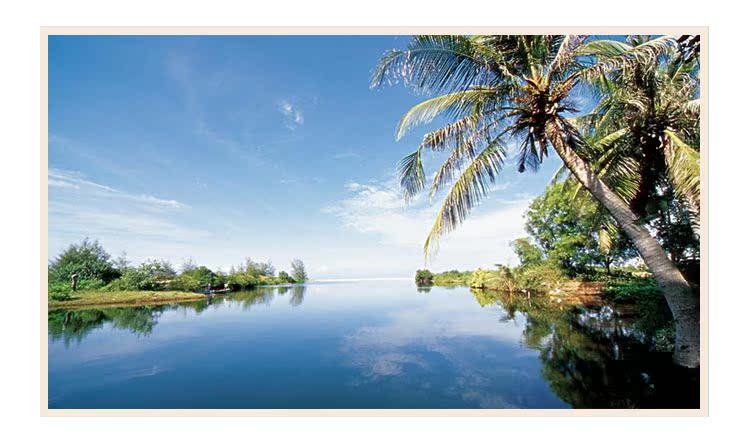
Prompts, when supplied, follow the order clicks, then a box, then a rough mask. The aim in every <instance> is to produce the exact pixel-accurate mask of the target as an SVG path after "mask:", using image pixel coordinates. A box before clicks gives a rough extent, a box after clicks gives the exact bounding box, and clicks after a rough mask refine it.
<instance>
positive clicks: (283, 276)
mask: <svg viewBox="0 0 750 443" xmlns="http://www.w3.org/2000/svg"><path fill="white" fill-rule="evenodd" d="M278 279H279V281H280V283H282V284H283V283H297V281H296V280H295V279H294V277H292V276H291V275H289V274H288V273H287V272H286V271H279V276H278Z"/></svg>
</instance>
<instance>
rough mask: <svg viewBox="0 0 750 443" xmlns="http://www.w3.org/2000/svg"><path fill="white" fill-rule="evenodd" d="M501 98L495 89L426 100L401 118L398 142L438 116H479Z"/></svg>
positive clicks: (398, 128)
mask: <svg viewBox="0 0 750 443" xmlns="http://www.w3.org/2000/svg"><path fill="white" fill-rule="evenodd" d="M500 98H502V96H501V95H500V94H499V91H498V90H497V89H495V88H472V89H469V90H466V91H459V92H452V93H448V94H444V95H441V96H438V97H435V98H431V99H429V100H425V101H423V102H422V103H419V104H418V105H416V106H414V107H412V108H411V109H410V110H409V111H408V112H407V113H406V114H404V116H403V117H401V120H400V121H399V122H398V125H397V127H396V140H400V139H401V138H402V137H403V136H404V135H406V133H407V132H408V131H409V129H411V128H413V127H414V126H416V125H418V124H423V123H429V122H431V121H432V120H433V119H434V118H435V117H437V116H438V115H441V114H446V115H448V116H449V117H453V118H459V117H462V116H465V115H466V114H468V113H472V114H478V113H479V112H480V111H482V110H483V109H485V108H487V106H488V104H489V105H490V106H491V105H493V104H496V103H497V100H498V99H500ZM493 99H494V100H493Z"/></svg>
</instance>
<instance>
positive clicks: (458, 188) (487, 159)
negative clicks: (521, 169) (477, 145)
mask: <svg viewBox="0 0 750 443" xmlns="http://www.w3.org/2000/svg"><path fill="white" fill-rule="evenodd" d="M503 162H504V149H503V147H502V146H500V145H499V144H491V145H489V146H487V147H486V148H485V149H484V150H483V151H482V152H481V153H479V155H477V156H476V157H475V158H474V160H472V162H471V163H470V164H469V165H468V166H467V167H466V168H465V169H464V171H463V173H462V174H461V175H460V176H459V177H458V179H457V180H456V182H455V183H454V184H453V186H452V187H451V189H450V191H449V192H448V195H446V197H445V200H443V204H442V205H441V207H440V212H439V213H438V216H437V218H436V219H435V222H434V224H433V225H432V229H431V230H430V233H429V234H428V236H427V240H426V241H425V244H424V253H425V257H429V256H430V255H432V254H434V253H435V252H437V249H438V243H439V240H440V237H441V236H443V235H445V234H447V233H449V232H451V231H453V230H455V229H456V228H457V227H458V226H459V225H461V223H463V221H464V220H465V219H466V217H467V216H468V215H469V213H470V212H471V210H472V209H473V208H474V207H475V206H476V205H477V204H479V202H480V201H481V200H482V199H483V198H484V197H485V196H486V195H487V193H488V192H489V190H490V185H491V184H492V183H494V182H495V178H496V177H497V175H498V174H499V173H500V170H501V169H502V166H503Z"/></svg>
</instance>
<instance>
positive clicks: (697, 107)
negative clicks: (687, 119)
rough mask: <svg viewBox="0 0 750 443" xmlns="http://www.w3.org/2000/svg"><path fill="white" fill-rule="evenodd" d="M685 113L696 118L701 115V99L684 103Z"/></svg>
mask: <svg viewBox="0 0 750 443" xmlns="http://www.w3.org/2000/svg"><path fill="white" fill-rule="evenodd" d="M685 112H686V113H688V114H690V115H693V116H698V115H700V113H701V99H699V98H696V99H694V100H690V101H688V102H686V103H685Z"/></svg>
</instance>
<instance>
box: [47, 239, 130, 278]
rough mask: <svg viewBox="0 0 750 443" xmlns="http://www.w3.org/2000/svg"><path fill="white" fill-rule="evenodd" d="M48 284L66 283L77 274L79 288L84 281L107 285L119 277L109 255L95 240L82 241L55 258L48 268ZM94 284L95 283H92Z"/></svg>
mask: <svg viewBox="0 0 750 443" xmlns="http://www.w3.org/2000/svg"><path fill="white" fill-rule="evenodd" d="M47 272H48V278H49V281H50V282H60V283H62V282H66V283H68V284H70V277H71V275H73V274H74V273H76V274H78V284H79V287H81V286H83V285H84V284H85V283H84V282H86V281H89V280H90V281H95V282H98V281H101V282H104V283H108V282H110V281H112V280H114V279H115V278H117V277H119V276H120V273H119V272H118V270H117V269H115V267H114V265H113V264H112V262H111V260H110V255H109V254H108V253H107V251H105V250H104V248H103V247H102V246H101V245H100V244H99V242H98V241H97V240H94V241H91V240H89V239H84V240H83V241H82V242H81V243H78V244H72V245H70V246H68V248H67V249H66V250H65V251H63V252H62V253H61V254H60V255H58V256H57V257H55V258H54V259H53V260H52V261H51V262H50V264H49V267H48V270H47ZM92 284H95V283H92Z"/></svg>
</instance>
